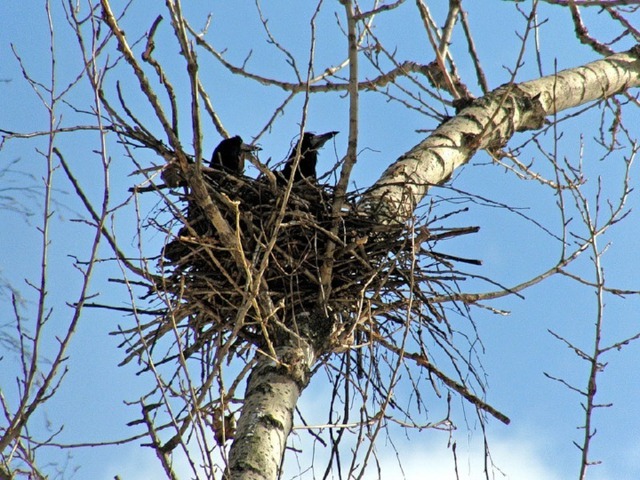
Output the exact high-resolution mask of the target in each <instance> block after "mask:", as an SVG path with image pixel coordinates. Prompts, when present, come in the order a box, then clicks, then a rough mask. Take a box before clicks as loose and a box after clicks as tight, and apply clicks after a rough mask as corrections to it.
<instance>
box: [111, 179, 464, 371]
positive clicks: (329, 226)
mask: <svg viewBox="0 0 640 480" xmlns="http://www.w3.org/2000/svg"><path fill="white" fill-rule="evenodd" d="M203 170H204V172H203V179H204V180H205V182H204V183H205V185H206V188H207V191H208V194H209V197H210V198H211V200H212V202H213V205H214V207H215V208H216V209H217V210H218V211H219V213H220V215H221V217H222V218H223V219H224V220H225V221H226V223H227V224H228V225H229V227H230V230H229V231H230V232H231V233H232V237H228V236H227V237H225V236H224V235H222V234H221V233H220V231H219V229H218V228H215V227H214V223H215V222H213V221H211V218H210V216H209V215H208V214H205V210H204V209H203V208H201V207H202V205H201V204H199V203H198V202H196V201H195V200H194V198H193V195H192V194H190V193H189V189H187V188H185V192H186V194H185V195H183V196H181V203H182V206H180V203H177V204H174V205H172V207H173V210H172V212H173V213H172V216H173V217H174V218H173V220H172V222H169V223H168V224H165V225H166V229H167V231H169V232H171V233H170V234H169V235H168V237H167V242H166V244H165V246H164V248H163V250H162V253H161V256H160V260H159V267H160V271H161V273H162V275H161V276H159V277H158V278H157V280H156V281H155V285H154V290H155V293H157V294H159V295H158V297H159V298H162V299H163V301H164V302H165V305H166V311H165V313H164V314H162V315H160V316H159V317H157V318H156V320H155V321H153V322H150V323H148V324H147V325H146V326H145V328H144V331H143V335H141V336H140V337H138V340H137V341H135V342H131V341H130V342H129V348H128V350H129V356H128V357H127V359H126V360H125V362H126V361H128V360H130V359H132V358H134V357H135V356H137V355H138V354H140V352H141V350H142V346H143V345H148V344H149V343H151V344H154V343H155V342H157V341H158V340H159V339H160V338H161V337H163V336H164V334H165V333H167V332H169V331H172V330H173V331H176V328H177V331H179V332H180V335H181V348H180V350H181V352H182V354H184V355H186V356H189V355H192V354H193V353H195V352H199V351H201V350H202V349H203V348H205V347H211V346H215V347H216V348H215V349H216V350H218V351H219V352H221V353H220V355H221V357H218V354H216V357H218V358H217V360H218V361H220V359H221V358H222V357H225V356H228V355H233V354H235V355H242V354H243V353H246V352H247V351H249V350H250V349H251V348H253V347H257V348H259V349H261V350H262V351H266V352H269V351H271V352H273V351H274V348H277V347H278V346H281V345H287V344H290V343H291V341H292V339H296V338H298V339H300V338H301V339H304V340H305V341H307V342H311V343H312V344H313V345H314V348H315V351H316V352H318V353H319V354H323V353H332V352H339V351H345V350H347V349H348V348H349V347H350V346H351V345H352V344H353V342H354V338H355V339H357V338H359V337H358V330H359V326H361V325H363V323H365V322H367V321H368V320H370V319H374V318H375V319H376V322H375V323H376V325H377V326H376V329H377V330H378V331H380V334H381V336H387V334H388V333H389V332H391V331H392V330H394V329H396V328H397V327H398V324H399V323H400V324H402V322H403V321H404V320H403V319H404V318H406V314H407V310H410V311H411V315H412V316H413V317H414V318H415V319H416V320H417V321H419V322H420V323H421V324H423V325H435V324H436V323H440V322H443V321H445V322H446V319H445V316H444V310H443V308H442V307H441V303H440V300H438V298H440V299H442V298H444V296H446V295H448V294H450V293H451V290H452V281H454V282H455V280H456V274H455V271H454V268H453V264H452V263H451V260H452V259H454V257H450V256H446V255H442V254H436V253H435V252H434V250H433V247H434V246H435V244H436V243H437V242H438V241H440V240H442V239H444V238H451V237H454V236H457V235H462V234H466V233H470V232H473V231H475V230H476V229H475V228H473V227H471V228H460V229H444V228H437V227H435V226H434V223H435V222H436V221H437V220H440V219H437V218H434V217H432V218H431V220H430V219H429V218H428V217H429V214H430V212H427V214H425V216H424V218H421V219H419V220H420V223H421V226H420V227H419V228H418V227H415V226H407V225H399V224H398V223H397V222H389V223H387V224H381V223H378V222H376V221H374V220H372V218H371V216H370V215H369V214H367V212H364V211H362V209H361V208H360V207H359V199H360V194H359V193H350V194H347V195H346V196H344V197H343V198H342V199H341V201H340V202H337V201H336V196H337V192H336V189H335V188H334V187H332V186H329V185H319V184H317V183H315V182H314V183H311V182H307V181H302V182H298V183H293V184H292V185H282V184H281V183H279V182H278V181H277V178H273V176H272V177H269V178H267V177H265V176H262V177H261V178H259V179H253V178H249V177H245V176H242V175H234V174H230V173H227V172H225V171H222V170H212V169H206V168H205V169H203ZM336 205H339V207H337V206H336ZM176 224H178V225H176ZM368 323H369V324H370V323H371V322H368ZM385 330H386V331H387V332H386V333H385V332H384V331H385ZM367 331H368V332H369V335H370V334H371V330H370V326H369V327H367ZM121 333H125V334H126V333H127V332H121ZM130 333H133V332H130ZM136 333H137V334H139V333H140V331H139V329H137V330H136ZM132 337H133V335H132V336H131V337H129V338H130V340H131V338H132ZM172 358H175V356H173V357H172V356H167V357H166V358H165V361H169V360H170V359H172Z"/></svg>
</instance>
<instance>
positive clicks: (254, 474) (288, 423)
mask: <svg viewBox="0 0 640 480" xmlns="http://www.w3.org/2000/svg"><path fill="white" fill-rule="evenodd" d="M276 353H277V355H278V362H276V361H274V360H273V359H271V358H268V357H265V356H262V357H261V358H260V359H259V360H258V363H257V364H256V366H255V367H254V368H253V371H252V372H251V375H250V377H249V380H248V382H247V390H246V393H245V399H244V406H243V407H242V415H241V416H240V420H239V421H238V428H237V430H236V438H235V440H234V442H233V445H232V447H231V452H230V453H229V470H230V473H231V475H230V478H231V479H232V480H240V479H242V480H267V479H269V480H275V479H276V478H278V476H279V473H280V467H281V464H282V460H283V458H284V452H285V448H286V445H287V438H288V437H289V433H290V432H291V427H292V425H293V412H294V409H295V407H296V404H297V402H298V397H300V393H301V392H302V390H304V388H305V387H306V386H307V384H308V383H309V372H310V370H311V367H312V366H313V364H314V363H315V354H314V352H313V350H312V348H311V347H310V346H309V345H305V346H300V347H284V348H280V349H277V350H276Z"/></svg>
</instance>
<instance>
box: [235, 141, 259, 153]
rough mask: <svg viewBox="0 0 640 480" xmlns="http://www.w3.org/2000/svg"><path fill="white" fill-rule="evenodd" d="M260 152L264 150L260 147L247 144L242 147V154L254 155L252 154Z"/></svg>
mask: <svg viewBox="0 0 640 480" xmlns="http://www.w3.org/2000/svg"><path fill="white" fill-rule="evenodd" d="M259 150H262V148H260V147H258V146H257V145H247V144H246V143H243V144H242V145H240V151H241V152H245V153H252V152H257V151H259Z"/></svg>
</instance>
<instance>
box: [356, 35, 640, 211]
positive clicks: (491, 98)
mask: <svg viewBox="0 0 640 480" xmlns="http://www.w3.org/2000/svg"><path fill="white" fill-rule="evenodd" d="M639 57H640V46H636V47H634V48H633V49H631V50H629V51H628V52H624V53H619V54H615V55H611V56H610V57H607V58H604V59H602V60H598V61H596V62H593V63H589V64H587V65H585V66H582V67H577V68H572V69H569V70H563V71H562V72H559V73H558V74H556V75H550V76H547V77H543V78H540V79H538V80H533V81H530V82H524V83H520V84H513V85H506V86H503V87H500V88H498V89H496V90H495V91H493V92H492V93H490V94H489V95H486V96H485V97H482V98H479V99H477V100H476V101H474V102H473V103H472V104H471V105H470V106H469V107H467V108H465V109H464V110H462V111H461V112H460V113H459V114H458V115H456V116H455V117H454V118H452V119H451V120H449V121H447V122H445V123H443V124H442V125H440V127H438V128H437V129H436V130H435V131H434V132H433V134H431V135H430V136H429V137H427V138H426V139H425V140H423V141H422V142H420V143H419V144H418V145H416V146H415V147H413V148H412V149H411V150H409V151H408V152H407V153H405V154H404V155H402V156H401V157H400V158H399V159H398V160H397V161H396V162H395V163H393V164H392V165H391V166H389V168H387V170H386V171H385V172H384V173H383V174H382V176H381V178H380V179H379V180H378V181H377V182H376V184H375V185H374V186H373V187H372V188H371V189H370V190H369V192H368V193H367V194H366V195H365V197H364V198H363V204H364V205H366V206H367V207H368V208H369V211H370V212H371V213H372V214H373V215H376V217H377V219H378V221H380V222H382V223H392V222H400V223H402V222H404V221H405V220H406V219H407V218H409V217H410V216H411V215H412V214H413V210H414V209H415V207H416V206H417V205H418V203H420V201H421V200H422V199H423V198H424V196H425V195H426V194H427V191H428V189H429V187H430V186H432V185H441V184H443V183H445V182H446V181H447V180H448V179H449V178H451V175H452V174H453V172H454V171H455V169H456V168H458V167H460V166H462V165H464V164H465V163H467V162H468V161H469V160H470V159H471V158H472V157H473V155H474V154H475V153H476V152H477V151H478V150H479V149H491V148H499V147H502V146H504V145H505V144H506V143H507V142H508V141H509V139H510V138H511V137H512V136H513V134H514V133H515V132H521V131H526V130H537V129H539V128H541V127H542V126H543V125H544V119H545V118H546V117H547V116H549V115H553V114H554V113H556V112H560V111H562V110H566V109H568V108H573V107H577V106H579V105H582V104H585V103H587V102H591V101H594V100H599V99H603V98H607V97H610V96H612V95H615V94H618V93H621V92H623V91H625V90H626V89H628V88H632V87H638V86H640V60H639Z"/></svg>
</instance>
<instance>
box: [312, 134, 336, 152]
mask: <svg viewBox="0 0 640 480" xmlns="http://www.w3.org/2000/svg"><path fill="white" fill-rule="evenodd" d="M337 134H338V132H327V133H322V134H320V135H314V136H313V137H311V148H313V149H314V150H317V149H319V148H320V147H322V146H323V145H324V144H325V143H327V141H329V140H330V139H332V138H333V137H335V136H336V135H337Z"/></svg>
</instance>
